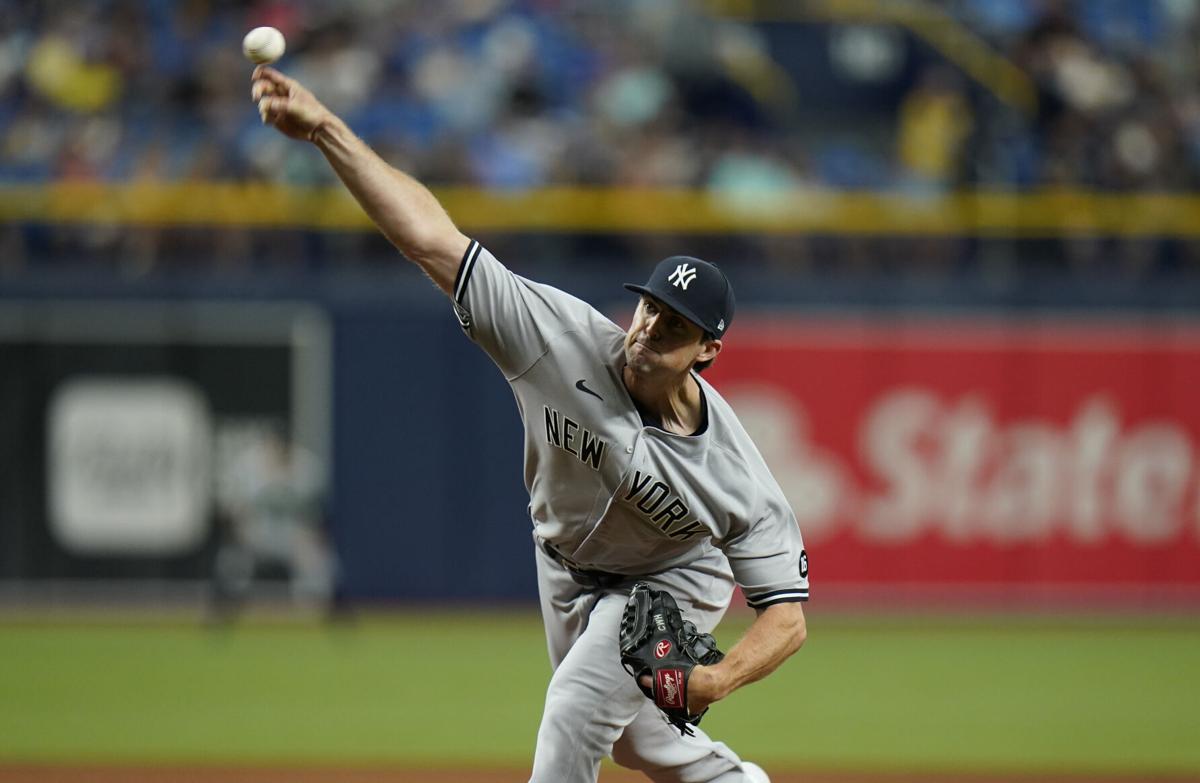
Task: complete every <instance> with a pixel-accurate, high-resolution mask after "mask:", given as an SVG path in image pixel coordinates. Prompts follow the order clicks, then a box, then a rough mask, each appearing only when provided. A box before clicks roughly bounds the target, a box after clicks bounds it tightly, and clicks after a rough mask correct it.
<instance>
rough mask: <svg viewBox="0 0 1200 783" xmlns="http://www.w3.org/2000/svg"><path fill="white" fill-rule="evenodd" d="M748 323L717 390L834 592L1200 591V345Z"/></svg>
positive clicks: (981, 330) (1102, 329) (1100, 336)
mask: <svg viewBox="0 0 1200 783" xmlns="http://www.w3.org/2000/svg"><path fill="white" fill-rule="evenodd" d="M747 320H749V319H747ZM738 327H739V328H738V332H737V334H736V335H733V336H732V337H731V339H730V341H729V342H730V346H729V347H730V348H731V350H729V351H726V352H725V353H723V354H722V355H721V358H720V359H719V361H718V362H717V364H716V365H714V367H713V369H712V371H711V377H712V379H713V381H714V383H716V385H717V387H718V388H719V389H721V390H722V392H723V393H724V394H725V396H726V397H727V399H729V401H730V402H731V404H733V406H734V407H735V408H736V409H737V410H738V413H739V415H740V416H741V417H742V420H743V422H744V423H745V424H746V426H747V429H749V430H750V431H751V434H752V436H754V438H755V440H756V442H757V443H758V444H759V446H760V449H761V450H762V451H763V455H764V457H765V458H766V459H767V462H768V463H769V464H770V466H771V469H772V471H773V472H774V473H775V475H776V478H778V479H779V481H780V484H781V485H782V486H783V487H784V490H785V492H786V493H787V494H788V497H789V500H790V501H791V503H792V506H793V508H794V509H795V511H796V514H797V517H798V518H799V520H800V524H801V528H802V530H803V531H804V535H805V543H806V544H808V545H809V548H810V550H811V551H812V554H813V567H814V569H819V570H818V571H817V573H818V574H819V577H820V578H822V579H832V580H835V581H836V580H838V579H846V580H854V581H895V580H909V581H946V580H953V581H967V582H993V581H996V582H1004V581H1011V580H1020V581H1023V582H1026V583H1027V582H1030V581H1035V582H1098V581H1105V582H1119V581H1143V582H1153V583H1160V584H1161V583H1200V454H1198V453H1197V448H1198V446H1200V409H1198V406H1197V405H1196V402H1195V399H1194V396H1195V390H1197V389H1200V330H1198V329H1195V328H1192V327H1187V326H1179V325H1144V324H1143V325H1122V324H1114V323H1110V322H1105V323H1094V324H1078V323H1071V324H1067V323H1037V324H1029V323H998V324H997V323H991V324H985V323H982V322H979V321H950V322H938V323H934V322H917V323H913V322H900V323H887V324H881V325H878V326H875V325H869V324H867V325H864V324H862V323H854V324H834V325H830V324H812V323H807V322H804V321H788V322H779V321H777V322H765V321H758V322H751V323H749V324H745V323H739V325H738Z"/></svg>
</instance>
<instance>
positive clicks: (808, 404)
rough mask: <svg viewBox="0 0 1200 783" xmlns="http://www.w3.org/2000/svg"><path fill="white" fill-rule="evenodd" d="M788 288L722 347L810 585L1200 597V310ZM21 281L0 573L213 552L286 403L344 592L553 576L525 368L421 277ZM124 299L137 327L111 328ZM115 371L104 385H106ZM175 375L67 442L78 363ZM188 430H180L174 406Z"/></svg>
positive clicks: (529, 586) (371, 596) (11, 344)
mask: <svg viewBox="0 0 1200 783" xmlns="http://www.w3.org/2000/svg"><path fill="white" fill-rule="evenodd" d="M622 274H623V273H622V272H618V273H617V274H616V276H617V277H618V278H620V277H622ZM602 277H603V278H604V280H603V283H601V282H597V281H595V280H592V279H591V278H586V277H580V278H578V279H576V280H575V281H574V282H573V283H564V285H566V286H567V287H568V288H569V289H570V290H572V292H573V293H577V294H579V295H581V296H583V297H584V298H588V299H591V300H592V301H594V302H597V303H599V304H600V305H601V306H602V308H603V309H605V310H606V311H607V312H609V313H611V314H612V315H613V317H614V318H616V319H618V320H623V319H624V318H625V317H626V316H627V313H628V311H629V307H630V302H629V301H628V300H627V299H625V298H623V297H620V296H617V297H614V296H613V288H614V286H612V285H611V280H610V279H609V276H608V275H604V276H602ZM876 293H879V292H876ZM769 294H770V295H769V296H767V295H764V296H761V297H756V296H755V293H754V292H752V293H751V294H750V296H748V297H744V298H743V301H744V302H749V304H747V305H746V306H744V307H743V308H742V310H741V311H740V313H739V317H738V322H737V324H736V325H735V327H734V328H733V329H732V330H731V332H730V336H729V339H728V348H729V350H728V352H727V353H726V354H724V355H723V356H722V357H721V359H720V361H719V362H718V363H717V365H716V366H715V367H714V368H713V370H712V371H711V374H710V377H711V379H712V381H713V382H714V383H715V384H716V385H717V386H718V387H719V388H720V389H722V390H723V392H724V393H725V394H726V396H727V397H728V398H729V399H730V401H731V402H732V403H733V404H734V406H735V407H737V408H738V409H739V410H740V411H741V412H742V415H743V417H744V418H745V420H746V423H747V425H748V427H749V428H750V429H751V430H752V431H753V434H754V435H755V437H756V439H757V440H758V442H759V443H760V445H761V447H762V449H763V451H764V453H765V455H766V457H767V459H768V462H769V463H770V464H771V465H772V468H773V470H774V471H775V472H776V474H777V476H778V477H779V479H780V482H781V484H782V485H783V486H784V488H785V491H786V492H787V493H788V496H789V498H790V499H791V501H792V504H793V506H794V507H795V509H796V511H797V514H798V516H799V517H800V519H801V523H802V528H803V529H804V531H805V538H806V544H807V546H808V549H809V554H810V559H811V563H812V574H813V584H814V600H818V599H819V598H821V597H822V596H825V597H839V596H846V595H861V596H866V598H867V599H868V600H872V601H880V600H886V599H887V598H888V597H893V598H894V597H895V596H897V595H901V594H904V591H906V590H910V591H913V594H917V593H920V592H922V591H924V592H925V593H927V594H935V593H937V594H945V593H947V591H949V592H952V593H954V594H957V595H967V596H975V597H979V596H987V597H990V598H992V599H996V600H999V601H1001V602H1004V601H1008V600H1010V599H1011V600H1014V601H1016V600H1023V601H1027V600H1030V599H1031V597H1032V599H1035V600H1055V598H1056V597H1062V596H1070V597H1071V598H1072V600H1076V599H1081V598H1082V599H1083V600H1085V601H1088V600H1090V601H1092V602H1093V603H1096V604H1100V603H1104V602H1108V601H1110V600H1112V599H1113V597H1114V596H1116V597H1119V598H1125V599H1132V600H1138V601H1145V602H1159V601H1163V600H1168V599H1169V600H1174V601H1184V602H1187V603H1189V604H1195V603H1196V600H1197V599H1196V597H1197V595H1198V594H1200V468H1198V464H1200V460H1198V458H1197V457H1198V455H1197V452H1196V449H1197V447H1198V445H1200V418H1198V414H1197V409H1196V405H1195V401H1194V400H1195V395H1194V391H1193V390H1194V389H1196V388H1197V387H1198V386H1200V383H1198V382H1200V321H1193V320H1189V319H1188V318H1187V317H1185V316H1182V315H1176V316H1173V317H1167V316H1165V315H1160V314H1154V315H1151V314H1148V313H1147V312H1146V311H1145V310H1144V309H1143V310H1126V311H1124V312H1117V311H1107V310H1106V311H1089V312H1085V313H1080V312H1073V313H1071V312H1068V311H1067V310H1066V309H1065V308H1059V309H1056V310H1051V311H1045V310H1036V311H1033V310H1029V309H1007V310H1005V309H996V308H989V309H979V310H975V311H970V312H969V311H966V310H963V309H954V310H951V309H947V308H945V307H937V306H930V305H926V306H921V307H910V306H905V307H888V308H886V309H885V308H882V307H879V306H871V307H864V306H861V305H856V306H846V307H831V306H824V307H818V306H813V305H812V304H809V305H806V306H797V307H795V308H791V309H788V308H781V307H780V306H779V302H780V301H786V300H787V299H788V292H787V291H784V290H780V289H778V288H776V289H775V290H773V291H771V292H769ZM818 294H819V292H816V293H815V292H814V291H813V290H811V289H808V290H805V291H799V290H797V291H796V292H795V297H794V299H795V300H796V301H804V300H805V299H807V300H812V299H813V298H814V297H816V296H817V295H818ZM768 301H771V302H773V304H770V305H769V306H768V304H767V302H768ZM97 303H99V304H102V305H104V306H105V307H107V308H108V310H107V311H106V312H109V313H110V314H111V313H125V314H127V315H128V314H129V313H132V312H134V311H135V310H139V309H140V310H148V311H150V312H154V313H157V314H158V315H157V316H156V317H155V318H152V319H151V320H150V321H149V322H148V323H149V324H150V326H147V325H146V324H145V323H142V324H141V325H139V322H138V321H137V319H136V318H132V319H131V318H117V319H114V318H112V317H104V318H98V317H95V316H93V318H95V320H94V323H95V328H93V329H91V330H90V331H91V332H92V334H91V339H90V341H88V340H81V339H80V336H79V334H78V333H77V332H74V333H73V332H71V330H70V329H66V328H65V327H64V326H63V324H64V323H65V322H66V321H69V320H70V319H67V318H65V316H64V313H66V312H69V311H72V307H76V306H77V307H82V308H83V310H80V311H78V312H76V315H75V316H72V317H73V318H77V317H78V314H79V312H84V313H86V312H89V310H88V308H93V310H91V311H90V312H93V313H94V312H95V311H94V307H95V306H96V305H97ZM0 304H3V306H4V310H5V312H6V313H7V314H8V315H7V319H2V318H0V321H3V323H4V324H6V330H5V333H4V339H6V340H7V341H8V342H7V344H6V346H5V345H0V349H6V351H7V352H6V353H4V354H3V356H4V357H5V372H4V373H3V374H2V375H0V406H2V407H0V411H2V413H0V427H2V428H3V432H4V438H3V439H2V441H0V468H2V470H0V494H2V497H0V582H2V583H3V585H5V586H8V587H9V588H12V587H13V586H14V585H15V586H18V587H19V588H20V589H21V590H24V591H26V593H28V594H33V592H36V590H37V589H38V588H39V586H41V587H45V586H50V585H60V584H63V583H82V584H85V585H86V584H88V583H91V582H97V583H98V582H104V583H105V584H111V583H113V582H118V583H128V584H132V585H139V584H155V585H160V586H161V585H162V584H164V583H165V584H197V583H199V582H200V581H202V580H204V579H205V578H207V576H208V574H209V573H210V572H211V569H212V564H213V562H214V558H215V555H216V552H217V549H218V547H219V543H220V537H221V531H222V530H223V529H225V527H226V524H227V522H226V520H225V519H224V517H225V516H226V515H227V513H228V509H229V508H230V507H231V504H230V503H228V502H227V498H226V497H225V493H226V491H227V487H226V485H225V480H224V479H223V478H222V477H226V478H228V476H229V475H230V474H231V473H232V474H236V472H237V470H236V464H237V463H236V460H234V459H233V458H232V457H231V456H230V455H231V454H235V453H236V450H237V448H238V444H240V443H244V442H245V441H246V439H247V438H248V437H250V436H252V435H253V434H254V432H256V431H257V430H256V428H257V427H259V426H260V425H264V424H265V425H278V426H280V427H281V428H282V429H283V430H284V431H286V432H287V433H289V434H290V435H291V437H292V438H293V439H294V440H295V441H296V442H298V443H300V444H302V445H304V446H305V447H306V448H308V449H309V450H310V451H311V452H312V453H313V454H314V455H315V456H316V457H317V458H318V460H319V462H320V464H321V465H322V473H323V476H324V480H323V486H324V487H325V493H324V500H325V503H324V517H325V519H326V521H327V524H328V527H329V530H330V532H331V535H332V539H333V541H334V543H335V545H336V549H337V551H338V554H339V557H340V560H341V566H342V579H343V587H344V590H345V593H346V594H347V595H348V596H349V597H351V598H357V599H363V600H383V601H397V600H398V601H462V600H478V599H492V600H529V599H531V598H532V596H533V594H534V589H535V584H534V579H533V567H532V552H531V549H530V544H529V538H528V531H529V523H528V520H527V518H526V516H525V511H524V509H525V498H524V493H523V488H522V486H521V465H520V458H521V447H520V443H519V437H520V427H519V423H518V421H517V414H516V410H515V407H514V405H513V402H512V396H511V393H510V392H509V390H508V389H507V387H506V385H505V383H504V382H503V380H502V378H501V377H500V376H499V374H498V373H497V372H496V371H495V370H494V368H493V367H492V365H491V364H490V362H489V361H488V359H487V358H486V357H485V356H483V355H482V354H481V353H480V352H479V351H478V350H477V349H476V348H475V347H474V346H473V345H472V344H471V343H470V342H469V341H467V340H465V339H464V338H463V336H462V335H461V333H460V331H459V329H458V326H457V323H456V321H455V320H454V318H453V317H452V315H451V314H450V312H449V310H448V308H447V307H446V305H445V303H444V300H443V299H442V298H441V297H440V295H438V294H437V293H436V292H435V291H433V290H432V289H431V287H430V286H429V285H428V283H427V282H424V281H421V280H420V279H419V278H418V277H416V276H414V275H407V274H402V275H399V276H385V277H374V278H370V279H351V278H337V279H322V280H308V281H301V282H297V281H290V282H287V283H285V284H279V285H274V286H267V285H263V286H261V287H260V288H259V289H258V290H256V291H255V292H254V296H253V297H251V296H249V295H248V293H247V291H246V289H245V288H244V287H239V286H232V285H231V286H228V287H222V286H220V285H213V284H212V283H211V281H208V282H206V283H205V284H202V285H201V284H195V283H188V284H180V283H179V282H178V281H176V282H172V283H170V284H169V285H167V284H163V283H161V282H160V283H157V284H151V285H136V286H119V285H109V286H107V287H106V288H105V289H100V288H98V287H96V286H94V285H91V284H82V285H81V284H73V285H70V286H64V285H62V284H61V283H54V284H52V285H45V286H42V287H40V288H39V287H27V288H26V289H24V290H13V289H12V288H11V287H10V288H9V289H8V290H7V292H6V293H5V294H4V296H3V297H2V298H0ZM268 304H269V305H270V306H269V307H268V306H267V305H268ZM135 305H136V306H135ZM64 306H65V309H64ZM235 311H237V312H239V313H241V315H239V316H238V318H233V317H231V315H230V313H231V312H235ZM247 312H248V313H249V314H250V315H249V317H247V316H246V313H247ZM289 312H290V313H292V316H295V317H296V318H299V319H300V320H298V321H294V320H293V321H289V320H288V318H291V317H292V316H280V315H279V314H280V313H285V314H286V313H289ZM14 313H15V314H16V315H14ZM256 313H257V314H260V315H259V316H258V317H256V316H255V314H256ZM267 313H272V315H271V316H270V317H269V318H268V317H267V315H266V314H267ZM280 317H282V319H283V320H278V318H280ZM239 319H241V321H245V322H246V323H248V324H250V325H251V326H252V327H254V328H252V329H251V332H255V330H257V331H256V332H255V333H257V334H259V337H258V338H257V342H255V341H254V340H250V339H249V338H248V337H247V336H246V334H245V333H244V332H239V331H238V328H237V323H239ZM273 319H275V320H273ZM268 322H270V323H274V324H275V325H274V326H270V327H269V328H268V327H267V326H264V324H268ZM113 323H117V324H118V326H119V328H118V333H119V334H118V337H120V339H116V340H115V342H113V341H112V340H110V344H106V345H101V343H104V341H105V340H108V339H109V338H108V337H105V335H106V334H107V332H106V331H105V328H101V326H104V327H106V328H111V327H112V326H113ZM255 324H257V326H254V325H255ZM288 324H292V326H289V325H288ZM296 324H308V326H307V327H304V328H301V327H298V326H296ZM314 324H317V326H314ZM86 325H87V320H86V318H85V319H84V326H85V331H89V330H87V329H86ZM121 330H124V331H123V332H122V331H121ZM147 330H148V331H147ZM297 334H299V335H300V337H299V338H297V337H296V335H297ZM121 335H123V336H121ZM214 335H216V336H215V337H214ZM64 340H65V341H66V343H65V344H64V342H63V341H64ZM56 341H57V342H56ZM134 344H137V345H138V346H140V347H138V348H137V349H136V350H135V349H133V348H132V347H130V346H131V345H134ZM197 345H204V346H208V347H207V348H204V349H203V350H201V349H200V348H197ZM254 345H257V346H258V348H257V349H254V350H258V351H259V353H254V354H253V355H250V354H249V353H247V351H248V350H251V347H252V346H254ZM222 346H224V347H222ZM98 380H99V381H102V382H104V383H107V384H109V385H108V386H104V385H103V384H101V386H100V387H96V386H94V385H93V386H89V385H88V384H89V383H92V384H94V383H95V382H96V381H98ZM114 380H115V381H118V382H120V383H119V384H118V387H116V388H115V389H114V387H112V386H111V383H112V382H113V381H114ZM149 381H153V383H149V384H148V382H149ZM164 383H165V385H166V387H167V388H169V389H171V390H172V391H170V393H168V394H166V396H165V397H164V396H162V395H159V396H158V397H152V399H153V400H155V405H157V406H159V407H157V408H155V410H160V409H161V410H168V411H170V410H174V411H176V413H170V412H168V413H161V410H160V414H159V415H161V416H163V417H165V418H162V419H161V420H160V421H159V424H158V425H156V426H155V427H149V428H145V429H146V433H145V434H144V436H143V435H138V434H136V433H135V434H133V435H131V434H130V431H131V430H130V428H129V427H128V426H113V427H109V428H107V429H106V428H105V426H104V425H103V424H95V422H104V421H106V420H111V421H116V420H119V419H120V416H122V415H126V416H129V415H132V416H133V418H134V419H138V418H139V417H138V416H137V415H136V414H137V410H136V405H135V406H134V408H135V410H133V412H132V413H130V411H129V406H126V407H125V408H124V409H122V408H121V407H120V406H119V405H118V406H117V407H116V408H113V407H103V406H101V407H99V408H95V409H94V410H92V412H91V413H90V414H88V413H87V411H86V409H85V412H84V413H83V414H79V413H76V414H75V415H77V416H79V417H81V418H80V419H79V420H81V421H84V422H85V424H86V422H89V421H90V422H93V423H92V424H86V426H84V429H83V430H78V431H76V434H77V435H78V433H79V432H82V433H83V435H78V437H77V439H76V440H75V441H70V439H69V438H67V441H70V442H73V443H76V444H82V445H81V446H79V448H78V449H77V450H76V451H74V452H67V453H68V455H70V454H75V455H76V456H78V457H79V458H78V459H75V460H71V459H66V460H64V459H58V460H56V459H55V457H54V455H55V454H59V456H60V457H61V456H62V452H61V443H62V442H67V441H63V438H65V437H66V436H65V435H64V434H63V432H64V431H63V430H62V426H63V425H62V421H63V418H62V416H61V415H60V416H58V417H57V418H56V416H55V413H54V412H55V411H59V412H60V414H61V410H62V405H63V403H62V400H63V399H64V397H63V394H64V392H63V390H64V389H68V390H70V389H75V390H76V391H77V390H78V389H79V388H81V386H80V384H82V388H83V389H84V390H85V391H86V390H89V389H90V390H91V391H93V392H95V391H97V388H98V389H99V392H101V394H100V398H103V399H112V398H117V399H126V400H128V399H134V400H140V399H147V398H145V397H139V396H137V395H145V394H152V395H153V394H158V392H155V391H154V389H156V388H161V387H162V386H163V384H164ZM120 384H126V385H123V386H122V385H120ZM155 384H157V385H155ZM151 387H153V388H151ZM105 395H107V396H105ZM166 397H171V399H172V400H173V401H165V400H166ZM66 398H67V399H68V401H69V400H70V399H72V397H71V395H67V397H66ZM106 404H107V403H106ZM172 406H173V407H172ZM85 408H86V406H85ZM68 409H69V406H68ZM122 411H124V413H122ZM89 415H90V417H91V418H89ZM106 417H107V419H106ZM68 418H69V417H68ZM56 422H57V423H56ZM164 422H165V423H164ZM88 427H90V428H91V429H88ZM56 428H57V429H56ZM172 428H174V429H172ZM166 430H171V431H173V432H175V433H176V436H177V437H176V440H174V441H170V440H166V441H164V440H163V439H162V438H158V436H157V435H155V433H157V432H159V431H166ZM195 433H201V434H199V435H197V434H195ZM55 438H58V439H59V440H57V441H56V440H55ZM89 438H90V440H89ZM201 441H203V443H201ZM55 443H59V446H55V445H54V444H55ZM171 444H175V445H171ZM56 448H57V449H60V450H59V451H55V449H56ZM64 464H66V465H74V466H77V467H78V468H79V469H78V470H77V471H76V472H74V473H72V472H70V471H69V470H68V472H66V473H63V472H62V471H63V468H62V465H64ZM198 464H199V465H203V466H206V467H205V468H204V469H198V468H197V467H196V465H198ZM80 466H81V467H80ZM55 471H58V472H57V473H56V472H55ZM64 477H65V478H64ZM198 477H199V478H198ZM81 487H82V490H81V489H80V488H81ZM164 488H170V491H167V489H164ZM81 491H82V493H83V494H80V492H81ZM64 493H67V495H69V496H67V495H64ZM89 493H90V494H89ZM64 509H67V512H64ZM72 510H73V511H72ZM68 512H69V513H68ZM95 525H100V526H101V527H102V528H103V530H101V531H100V532H97V529H95V528H94V527H90V526H95ZM114 531H115V532H114ZM139 531H140V532H139ZM106 536H107V538H106ZM114 536H115V537H114ZM139 536H140V537H139ZM31 591H32V592H31Z"/></svg>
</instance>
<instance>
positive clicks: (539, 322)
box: [452, 240, 594, 381]
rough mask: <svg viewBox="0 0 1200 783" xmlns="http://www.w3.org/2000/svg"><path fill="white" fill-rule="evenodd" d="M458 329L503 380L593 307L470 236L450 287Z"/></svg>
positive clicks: (513, 375)
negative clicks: (523, 272)
mask: <svg viewBox="0 0 1200 783" xmlns="http://www.w3.org/2000/svg"><path fill="white" fill-rule="evenodd" d="M452 298H453V304H454V313H455V315H456V316H457V317H458V322H459V325H460V326H462V328H463V331H464V332H466V334H467V336H468V337H470V338H471V340H473V341H474V342H475V343H476V344H478V345H479V346H480V347H481V348H483V350H484V351H486V352H487V354H488V355H489V356H490V357H491V358H492V361H494V362H495V363H496V365H497V366H498V367H499V368H500V369H501V371H502V372H503V373H504V375H505V377H506V378H507V379H508V380H510V381H511V380H512V379H514V378H516V377H517V376H519V375H521V374H522V373H523V372H525V371H526V370H528V369H529V368H530V367H531V366H532V365H533V364H534V363H535V362H536V361H537V360H538V359H539V358H540V357H541V356H542V355H543V354H544V353H545V352H546V347H547V346H548V345H549V343H550V341H551V340H553V339H554V338H555V337H557V336H559V335H561V334H563V333H564V332H567V331H570V330H572V329H576V328H578V327H579V325H581V324H584V323H586V322H587V321H588V320H589V319H590V318H591V317H592V313H593V312H594V311H593V309H592V307H591V306H590V305H588V304H587V303H586V302H583V301H582V300H579V299H576V298H575V297H573V296H571V295H570V294H567V293H565V292H563V291H560V290H558V289H557V288H554V287H552V286H548V285H544V284H541V283H535V282H533V281H531V280H527V279H525V278H523V277H521V276H520V275H516V274H514V273H513V272H512V271H510V270H509V269H508V268H506V267H505V266H504V265H503V264H501V263H500V262H499V261H497V260H496V257H495V256H493V255H492V254H491V253H489V252H488V251H487V250H486V249H485V248H484V247H483V246H482V245H480V244H479V243H478V242H476V241H474V240H472V241H471V244H470V245H469V246H468V247H467V252H466V253H465V254H464V255H463V260H462V263H461V264H460V265H459V269H458V275H457V276H456V277H455V280H454V289H453V291H452Z"/></svg>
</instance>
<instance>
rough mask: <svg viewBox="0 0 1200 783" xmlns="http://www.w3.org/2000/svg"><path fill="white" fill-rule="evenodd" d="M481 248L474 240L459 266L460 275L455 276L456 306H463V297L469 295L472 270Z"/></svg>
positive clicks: (468, 246)
mask: <svg viewBox="0 0 1200 783" xmlns="http://www.w3.org/2000/svg"><path fill="white" fill-rule="evenodd" d="M480 248H481V245H480V244H479V243H478V242H476V241H475V240H474V239H472V240H471V244H469V245H467V252H465V253H463V257H462V261H460V262H459V264H458V274H456V275H455V276H454V303H455V304H462V300H463V296H464V295H465V294H466V293H467V283H469V282H471V270H472V269H474V268H475V259H477V258H478V257H479V250H480Z"/></svg>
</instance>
